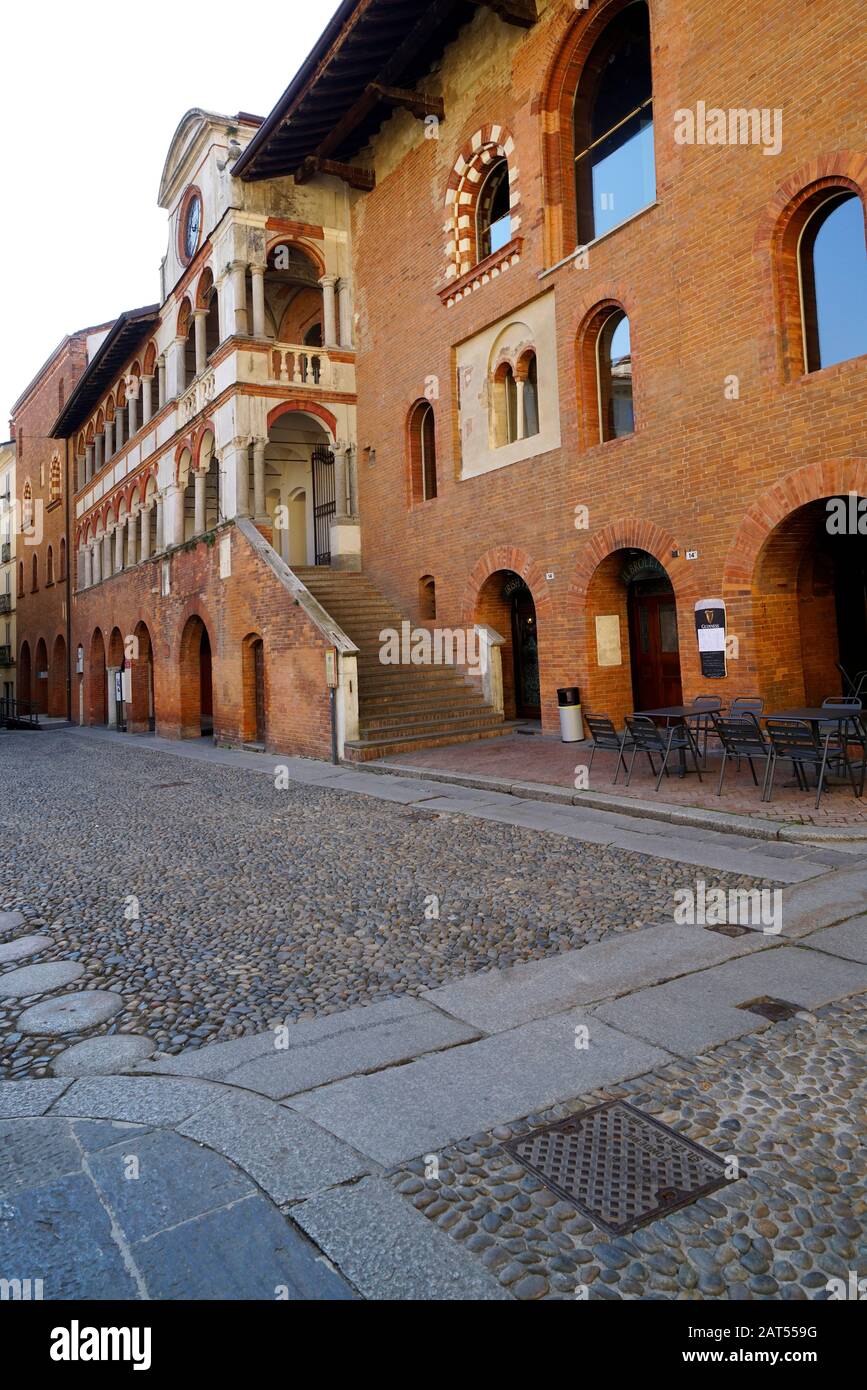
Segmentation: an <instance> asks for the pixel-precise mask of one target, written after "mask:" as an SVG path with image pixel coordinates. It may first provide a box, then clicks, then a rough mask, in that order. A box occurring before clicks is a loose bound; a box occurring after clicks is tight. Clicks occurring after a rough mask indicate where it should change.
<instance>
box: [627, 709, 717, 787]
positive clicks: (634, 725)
mask: <svg viewBox="0 0 867 1390" xmlns="http://www.w3.org/2000/svg"><path fill="white" fill-rule="evenodd" d="M626 728H627V730H628V731H629V734H630V735H631V737H632V756H631V758H630V760H629V770H628V772H627V774H626V785H627V787H628V786H629V783H630V780H631V778H632V769H633V767H634V766H635V755H636V753H646V754H647V760H648V762H649V763H650V769H651V771H652V772H653V773H654V774H655V773H656V768H655V767H654V766H653V754H654V753H658V754H659V756H660V758H661V759H662V764H661V766H660V769H659V775H658V776H657V778H656V787H655V790H656V791H659V784H660V782H661V781H662V777H663V773H664V774H665V776H666V777H667V776H668V759H669V757H670V756H671V754H672V753H673V752H674V753H683V754H684V756H685V755H686V754H687V753H690V754H691V756H692V760H693V763H694V765H695V770H696V772H697V773H698V780H699V781H701V768H700V767H699V756H698V745H697V744H696V741H695V739H694V737H693V734H692V730H691V729H690V727H689V725H688V724H687V723H686V722H685V721H684V722H683V723H682V724H672V725H671V727H670V728H668V729H660V728H659V726H658V725H657V724H654V722H653V720H652V719H651V718H650V716H649V715H646V714H627V716H626Z"/></svg>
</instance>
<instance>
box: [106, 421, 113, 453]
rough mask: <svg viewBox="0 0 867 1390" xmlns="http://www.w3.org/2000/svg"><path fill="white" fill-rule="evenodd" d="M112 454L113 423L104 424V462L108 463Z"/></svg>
mask: <svg viewBox="0 0 867 1390" xmlns="http://www.w3.org/2000/svg"><path fill="white" fill-rule="evenodd" d="M113 453H114V421H113V420H106V422H105V462H106V463H108V461H109V459H110V458H111V456H112V454H113Z"/></svg>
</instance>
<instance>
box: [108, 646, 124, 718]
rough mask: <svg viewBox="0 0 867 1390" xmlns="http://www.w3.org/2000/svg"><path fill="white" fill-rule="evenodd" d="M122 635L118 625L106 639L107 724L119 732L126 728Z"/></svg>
mask: <svg viewBox="0 0 867 1390" xmlns="http://www.w3.org/2000/svg"><path fill="white" fill-rule="evenodd" d="M125 664H126V662H125V650H124V641H123V635H122V634H121V630H120V628H119V627H114V628H112V630H111V636H110V638H109V640H108V690H107V695H108V724H109V728H111V729H118V730H120V732H125V730H126V715H127V711H126V706H125V703H124V685H123V672H124V666H125Z"/></svg>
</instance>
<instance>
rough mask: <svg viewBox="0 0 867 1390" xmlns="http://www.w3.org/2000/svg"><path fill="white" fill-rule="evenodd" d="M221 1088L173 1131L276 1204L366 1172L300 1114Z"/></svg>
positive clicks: (331, 1137)
mask: <svg viewBox="0 0 867 1390" xmlns="http://www.w3.org/2000/svg"><path fill="white" fill-rule="evenodd" d="M220 1090H221V1094H220V1098H219V1099H218V1100H216V1101H215V1102H214V1104H212V1105H209V1106H208V1107H207V1108H206V1109H203V1110H201V1111H200V1112H199V1113H198V1114H196V1115H194V1116H193V1117H192V1119H189V1120H187V1121H186V1123H184V1124H182V1125H179V1126H178V1132H179V1133H180V1134H185V1135H188V1136H189V1137H190V1138H191V1139H198V1140H199V1141H200V1143H203V1144H208V1145H209V1146H210V1147H211V1148H213V1149H216V1150H217V1151H218V1152H219V1153H221V1154H224V1155H225V1157H226V1158H230V1159H232V1161H233V1162H234V1163H237V1164H239V1165H240V1167H242V1168H243V1169H244V1171H245V1172H247V1173H250V1174H251V1175H252V1177H253V1178H255V1180H256V1182H257V1183H258V1184H259V1186H260V1187H262V1188H264V1190H265V1191H266V1192H267V1193H268V1194H269V1196H271V1197H272V1198H273V1199H274V1201H275V1202H278V1203H281V1204H282V1203H284V1202H293V1201H298V1200H299V1199H301V1198H303V1197H309V1196H310V1195H311V1194H312V1193H314V1192H318V1191H319V1190H320V1189H321V1188H323V1187H328V1186H330V1185H331V1184H333V1183H341V1182H348V1181H349V1180H350V1179H352V1178H358V1177H361V1176H362V1175H364V1174H365V1173H369V1172H370V1163H369V1162H368V1161H367V1160H365V1159H363V1158H361V1157H359V1155H358V1154H357V1153H355V1152H353V1150H352V1149H351V1148H349V1147H348V1146H347V1145H346V1144H345V1143H342V1142H341V1141H340V1139H338V1138H335V1137H334V1134H333V1133H326V1132H325V1130H324V1129H321V1128H319V1126H317V1125H316V1124H314V1123H311V1121H310V1120H308V1119H306V1118H305V1117H304V1116H303V1115H299V1114H296V1113H295V1112H294V1111H292V1110H288V1109H286V1108H285V1107H284V1106H281V1105H276V1104H275V1103H274V1102H273V1101H270V1100H265V1099H264V1097H262V1096H254V1095H250V1094H245V1093H244V1092H243V1091H234V1092H232V1091H227V1090H226V1089H225V1088H220Z"/></svg>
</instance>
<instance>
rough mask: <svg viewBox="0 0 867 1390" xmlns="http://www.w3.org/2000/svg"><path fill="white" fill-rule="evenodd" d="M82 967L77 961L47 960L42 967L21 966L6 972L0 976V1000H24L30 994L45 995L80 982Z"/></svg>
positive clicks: (82, 972)
mask: <svg viewBox="0 0 867 1390" xmlns="http://www.w3.org/2000/svg"><path fill="white" fill-rule="evenodd" d="M83 974H84V966H83V965H81V964H80V963H79V962H78V961H77V960H48V961H45V962H44V963H43V964H42V965H22V966H21V968H20V969H19V970H7V971H6V972H5V974H3V975H0V998H4V999H26V998H28V997H29V996H30V995H32V994H47V993H48V992H49V990H53V989H62V988H63V986H64V985H71V984H72V981H73V980H80V979H81V976H82V975H83Z"/></svg>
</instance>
